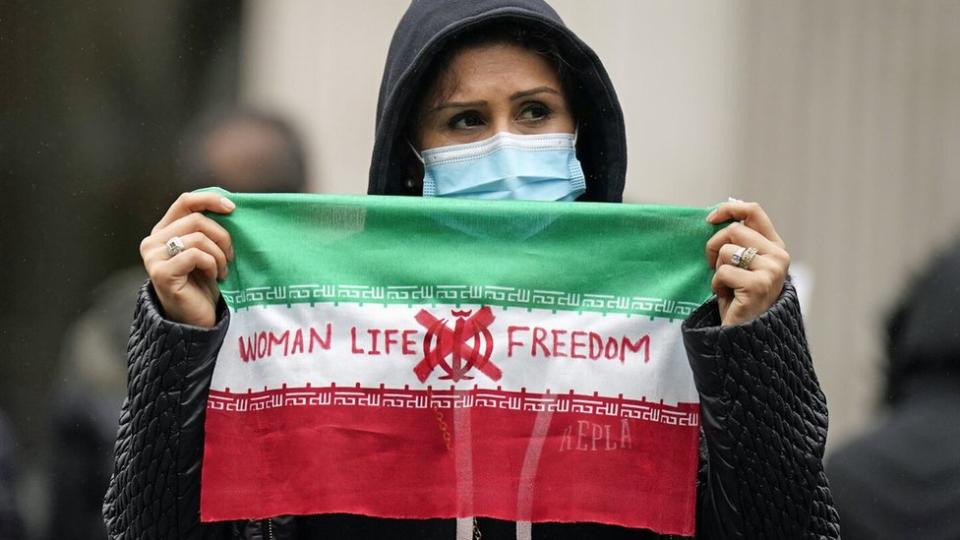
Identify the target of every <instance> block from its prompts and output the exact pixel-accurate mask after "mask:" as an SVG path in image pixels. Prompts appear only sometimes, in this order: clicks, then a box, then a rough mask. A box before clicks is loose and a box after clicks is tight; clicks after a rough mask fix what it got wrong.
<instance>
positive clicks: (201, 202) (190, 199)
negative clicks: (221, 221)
mask: <svg viewBox="0 0 960 540" xmlns="http://www.w3.org/2000/svg"><path fill="white" fill-rule="evenodd" d="M234 208H236V205H235V204H234V203H233V201H231V200H230V199H227V198H226V197H224V196H222V195H220V194H219V193H213V192H203V193H183V194H181V195H180V196H179V197H177V200H176V201H174V202H173V204H171V205H170V208H168V209H167V213H166V214H164V215H163V217H162V218H160V221H159V222H157V225H156V226H155V227H154V228H153V230H154V232H156V231H158V230H160V229H163V228H164V227H166V226H167V225H170V224H171V223H173V222H174V221H177V220H178V219H180V218H182V217H184V216H186V215H189V214H192V213H194V212H203V211H206V210H209V211H211V212H216V213H218V214H229V213H230V212H232V211H233V209H234Z"/></svg>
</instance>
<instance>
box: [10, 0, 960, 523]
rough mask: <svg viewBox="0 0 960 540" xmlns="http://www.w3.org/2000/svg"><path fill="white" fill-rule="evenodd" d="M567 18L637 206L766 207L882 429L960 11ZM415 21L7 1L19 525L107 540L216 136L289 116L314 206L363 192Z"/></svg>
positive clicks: (949, 154) (622, 3) (924, 254)
mask: <svg viewBox="0 0 960 540" xmlns="http://www.w3.org/2000/svg"><path fill="white" fill-rule="evenodd" d="M551 4H552V5H553V6H554V7H555V8H556V9H557V11H558V12H559V13H560V14H561V16H563V17H564V19H565V20H566V22H567V24H568V25H569V26H570V27H571V28H573V30H574V31H576V32H577V33H578V34H579V35H580V36H581V37H582V38H583V39H584V40H585V41H586V42H587V43H589V44H590V45H591V46H592V47H593V48H594V49H595V50H596V52H597V53H598V55H599V56H600V58H601V59H602V60H603V61H604V63H605V64H606V66H607V69H608V71H609V73H610V76H611V78H612V79H613V82H614V84H615V85H616V87H617V89H618V93H619V96H620V101H621V103H622V104H623V108H624V110H625V114H626V120H627V132H628V143H629V159H630V165H629V169H628V181H627V193H626V199H627V200H628V201H630V202H649V203H671V204H682V205H690V206H708V205H712V204H714V203H717V202H720V201H722V200H726V198H727V197H728V196H735V197H738V198H741V199H747V200H756V201H759V202H761V203H762V204H763V206H764V208H765V209H766V210H767V212H768V213H769V214H770V215H771V216H772V217H773V220H774V222H775V224H776V226H777V227H778V229H779V231H780V233H781V235H782V236H783V237H784V239H785V240H786V242H787V245H788V247H789V248H790V251H791V253H792V255H793V259H794V261H795V262H794V265H795V266H794V268H795V272H796V277H797V279H798V280H799V281H800V285H801V286H802V288H803V291H802V292H803V294H804V297H805V303H806V305H805V308H804V309H805V317H806V321H807V330H808V335H809V338H810V343H811V348H812V350H813V356H814V361H815V364H816V368H817V371H818V373H819V377H820V380H821V383H822V385H823V388H824V391H825V392H826V394H827V398H828V402H829V406H830V421H831V431H830V439H829V446H828V452H829V451H831V450H832V449H835V448H838V447H839V446H840V445H843V444H844V442H846V441H849V440H851V439H852V438H854V437H856V436H857V435H859V434H860V433H863V432H864V431H865V430H868V429H870V427H871V426H872V425H873V424H874V423H875V422H876V419H877V418H878V417H879V415H880V414H882V413H883V411H884V409H883V407H882V406H881V398H882V397H883V396H882V388H883V386H882V382H883V376H884V370H885V366H886V360H885V354H886V353H885V346H884V343H885V341H884V340H885V329H884V324H885V322H886V318H887V315H888V314H889V312H890V310H891V308H892V307H893V305H894V302H895V301H896V300H897V299H898V298H900V297H902V296H903V295H905V294H907V295H908V294H909V293H908V291H907V286H908V283H909V279H910V278H911V277H912V276H914V275H915V274H916V273H917V272H918V271H919V270H920V269H921V267H922V266H923V263H924V262H925V261H926V260H927V259H928V258H929V257H931V256H932V255H933V254H934V253H935V252H936V251H937V250H938V249H941V248H942V247H943V246H945V245H946V242H948V241H949V240H950V239H951V238H954V237H956V236H957V234H958V233H960V211H958V207H960V204H958V203H960V55H958V51H960V25H958V24H957V22H958V21H960V2H957V1H954V0H917V1H906V0H845V1H842V2H835V1H827V0H815V1H806V0H785V1H780V2H766V1H761V0H725V1H719V0H684V1H676V0H642V1H637V0H606V1H602V2H590V3H586V2H582V1H579V0H554V1H552V2H551ZM406 5H407V2H406V1H404V0H365V1H364V2H332V1H315V0H286V1H284V2H267V1H248V2H241V1H218V2H208V1H187V0H157V1H154V2H148V3H147V2H144V3H136V4H132V3H129V2H124V1H121V0H100V1H98V2H83V3H78V2H65V1H62V0H51V1H47V2H15V1H8V2H3V3H2V5H0V179H2V197H0V238H2V242H3V244H2V246H3V250H2V251H0V253H2V255H0V260H2V261H3V264H2V271H0V272H2V275H3V279H2V280H0V288H2V289H0V298H2V299H3V300H2V306H3V309H2V310H0V359H2V360H0V361H2V362H3V369H2V372H0V373H2V375H0V411H2V414H3V416H4V417H5V419H4V420H2V421H0V460H3V464H0V468H2V470H0V482H3V483H4V485H5V486H6V487H8V488H10V490H6V489H5V493H4V494H0V514H2V513H3V512H5V511H7V510H6V509H15V510H17V511H18V512H19V514H20V516H21V518H22V527H23V531H25V532H23V534H24V535H25V536H28V537H32V538H44V537H49V538H73V537H76V538H97V537H102V535H103V533H102V529H100V532H99V533H98V532H97V531H98V529H97V527H98V526H100V525H99V524H98V522H96V518H90V517H88V516H90V515H92V514H91V512H96V509H98V508H99V505H100V497H102V494H103V491H104V489H105V485H106V475H107V474H108V471H109V464H110V460H111V453H112V437H113V435H114V434H115V429H116V422H117V417H118V415H119V408H120V403H121V400H122V396H123V393H124V380H125V359H124V357H123V352H124V349H123V347H124V341H125V333H126V330H127V327H128V325H129V321H130V318H131V317H132V311H133V306H134V298H135V294H136V287H137V284H138V283H140V281H141V279H142V275H141V274H139V273H138V271H137V270H136V267H137V263H138V261H139V255H138V244H139V241H140V239H141V238H142V237H144V236H145V235H147V234H148V232H149V230H150V228H151V227H152V225H153V224H154V223H155V222H156V221H157V220H158V219H159V218H160V216H161V215H162V214H163V212H164V210H165V209H166V207H167V206H169V204H170V203H171V202H172V200H173V199H174V197H175V196H176V194H177V193H179V192H181V191H183V190H185V189H190V188H193V187H196V184H197V183H198V182H199V183H202V180H203V178H211V176H209V175H208V176H202V175H197V174H193V173H191V172H190V171H191V170H192V169H191V168H190V162H191V157H190V156H191V148H192V145H193V146H195V145H196V144H198V143H196V142H195V141H197V140H198V139H197V136H196V134H197V132H198V129H200V131H202V129H201V128H202V126H204V125H206V124H204V120H203V119H205V118H206V119H209V118H211V117H212V115H213V116H215V113H216V112H217V111H229V110H231V109H233V108H235V107H239V106H244V107H253V108H256V109H258V110H261V111H265V112H267V113H269V114H271V115H273V118H279V119H282V121H283V122H284V125H285V126H287V127H288V128H289V129H288V130H286V131H284V132H285V133H287V134H288V135H290V136H291V137H293V136H296V137H298V138H299V139H298V140H299V141H301V143H300V144H302V145H303V153H302V154H303V155H302V157H303V160H302V161H303V165H304V167H303V171H304V174H305V175H306V180H307V185H308V189H309V190H310V191H315V192H323V193H357V194H359V193H364V192H365V190H366V184H367V168H368V162H369V158H370V151H371V149H372V144H373V127H374V112H375V105H376V96H377V90H378V85H379V79H380V75H381V72H382V69H383V62H384V59H385V57H386V50H387V46H388V43H389V40H390V36H391V33H392V31H393V29H394V27H395V25H396V23H397V21H398V20H399V18H400V16H401V14H402V12H403V11H404V9H405V8H406ZM208 123H209V122H208ZM197 126H201V128H198V127H197ZM291 134H292V135H291ZM91 396H94V397H95V399H94V397H91ZM104 441H108V442H104ZM67 484H69V486H71V487H69V489H68V488H67V487H66V486H67ZM6 493H15V496H12V497H11V496H10V495H7V494H6ZM73 511H76V516H77V517H76V518H75V519H74V518H72V517H70V516H71V515H72V514H69V512H73ZM78 520H79V521H78ZM58 522H60V523H62V524H63V525H68V526H69V527H68V528H67V529H66V530H58V526H57V525H56V523H58ZM77 523H84V524H85V525H84V526H80V525H77Z"/></svg>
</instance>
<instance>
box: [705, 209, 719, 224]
mask: <svg viewBox="0 0 960 540" xmlns="http://www.w3.org/2000/svg"><path fill="white" fill-rule="evenodd" d="M716 214H717V211H716V209H714V210H711V211H710V213H709V214H707V221H710V220H712V219H713V216H715V215H716Z"/></svg>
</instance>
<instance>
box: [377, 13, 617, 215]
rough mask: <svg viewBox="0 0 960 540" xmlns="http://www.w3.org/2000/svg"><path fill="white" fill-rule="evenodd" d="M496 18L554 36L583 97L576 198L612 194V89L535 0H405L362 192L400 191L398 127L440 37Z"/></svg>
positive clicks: (593, 58) (590, 55)
mask: <svg viewBox="0 0 960 540" xmlns="http://www.w3.org/2000/svg"><path fill="white" fill-rule="evenodd" d="M498 21H504V22H510V23H513V24H516V23H520V24H522V25H523V26H527V25H529V26H530V27H532V28H535V29H537V30H538V31H542V32H544V33H545V34H546V35H548V36H549V38H550V39H552V40H553V41H554V42H555V43H556V44H557V46H558V48H559V50H560V53H561V55H562V56H563V59H564V61H565V62H566V63H567V64H569V65H570V66H571V68H572V70H571V71H572V72H573V77H574V84H575V85H576V91H577V92H578V95H580V96H587V97H588V99H584V100H583V101H584V103H583V105H582V110H580V111H578V118H577V121H578V125H579V130H580V131H579V137H578V142H577V156H578V157H579V159H580V162H581V164H582V165H583V170H584V172H585V173H586V177H587V192H586V193H585V194H584V195H583V196H581V197H580V200H589V201H611V202H620V201H621V200H622V198H623V183H624V178H625V176H626V170H627V142H626V135H625V133H624V126H623V112H622V111H621V109H620V103H619V101H618V100H617V95H616V92H614V89H613V85H612V84H611V83H610V78H609V77H608V76H607V72H606V70H605V69H604V68H603V64H601V63H600V60H599V59H598V58H597V55H596V54H595V53H594V52H593V50H591V49H590V48H589V47H587V45H586V44H585V43H584V42H583V41H581V40H580V39H579V38H578V37H577V36H576V35H574V34H573V32H571V31H570V30H569V29H568V28H567V27H566V26H565V25H564V24H563V21H562V20H561V19H560V16H559V15H557V13H556V12H555V11H554V10H553V8H551V7H550V6H548V5H547V4H546V3H545V2H543V1H541V0H413V2H412V3H411V4H410V7H409V8H408V9H407V12H406V13H405V14H404V16H403V18H402V19H401V20H400V24H399V25H397V30H396V31H395V32H394V34H393V40H392V41H391V42H390V52H389V53H388V54H387V64H386V66H385V67H384V70H383V80H382V82H381V84H380V98H379V101H378V103H377V126H376V140H375V143H374V146H373V158H372V160H371V163H370V184H369V187H368V193H370V194H379V195H403V194H408V191H407V188H406V186H405V178H404V175H405V171H404V156H405V155H406V153H407V152H409V151H410V150H409V148H408V147H407V143H406V141H405V140H404V137H405V134H404V127H405V126H406V125H407V121H408V118H407V116H408V115H409V114H410V111H411V110H412V109H413V100H414V99H415V98H416V96H417V95H418V93H419V92H418V91H419V89H420V88H421V85H423V84H428V81H423V80H422V78H423V76H424V74H425V73H427V72H428V71H429V70H428V68H429V66H430V63H431V62H432V60H433V59H434V58H435V57H436V55H437V53H438V52H439V51H441V50H442V49H443V47H444V44H445V42H446V41H447V39H448V38H450V37H451V36H454V35H456V34H457V33H458V32H461V31H464V30H467V29H470V28H471V27H474V26H476V25H478V24H496V23H497V22H498Z"/></svg>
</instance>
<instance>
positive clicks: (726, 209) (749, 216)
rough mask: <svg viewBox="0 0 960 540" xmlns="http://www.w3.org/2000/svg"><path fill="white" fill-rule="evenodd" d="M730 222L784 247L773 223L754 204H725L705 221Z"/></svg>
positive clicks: (736, 202)
mask: <svg viewBox="0 0 960 540" xmlns="http://www.w3.org/2000/svg"><path fill="white" fill-rule="evenodd" d="M731 220H736V221H742V222H743V224H744V225H746V226H747V227H750V228H751V229H754V230H755V231H757V232H759V233H760V234H762V235H763V236H764V237H766V238H767V239H769V240H770V241H771V242H774V243H777V244H780V246H781V247H783V246H784V244H783V240H782V239H781V238H780V235H779V234H777V230H776V229H775V228H774V226H773V222H772V221H770V217H769V216H768V215H767V213H766V212H765V211H764V210H763V208H761V207H760V205H759V204H757V203H755V202H743V201H731V202H725V203H723V204H721V205H720V206H718V207H717V209H716V210H714V211H713V212H710V214H709V215H708V216H707V221H709V222H710V223H713V224H719V223H723V222H725V221H731Z"/></svg>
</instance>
